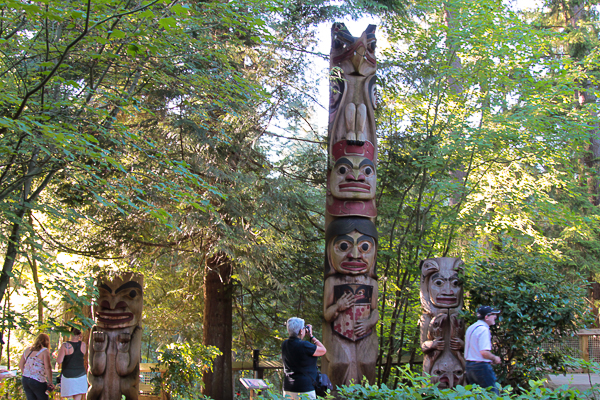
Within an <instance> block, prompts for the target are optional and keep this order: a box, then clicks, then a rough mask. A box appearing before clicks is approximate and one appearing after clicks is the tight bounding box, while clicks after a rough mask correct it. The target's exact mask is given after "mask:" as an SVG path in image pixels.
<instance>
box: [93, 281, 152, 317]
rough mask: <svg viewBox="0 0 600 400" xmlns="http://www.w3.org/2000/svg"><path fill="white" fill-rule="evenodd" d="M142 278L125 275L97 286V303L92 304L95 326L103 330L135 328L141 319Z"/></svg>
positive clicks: (142, 299)
mask: <svg viewBox="0 0 600 400" xmlns="http://www.w3.org/2000/svg"><path fill="white" fill-rule="evenodd" d="M141 282H142V278H141V277H136V276H133V275H132V274H126V275H124V276H120V277H116V278H114V279H113V280H112V281H111V280H109V279H104V280H103V281H102V282H101V283H100V284H99V285H98V290H99V297H98V301H97V302H96V303H95V304H94V309H93V313H94V318H95V320H96V324H97V325H98V327H100V328H104V329H120V328H127V327H130V326H136V325H138V324H139V323H140V321H141V319H142V307H143V304H144V291H143V288H142V284H141Z"/></svg>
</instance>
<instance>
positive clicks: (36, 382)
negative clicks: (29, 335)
mask: <svg viewBox="0 0 600 400" xmlns="http://www.w3.org/2000/svg"><path fill="white" fill-rule="evenodd" d="M49 348H50V336H48V335H46V334H45V333H40V334H39V335H38V337H37V338H35V342H33V346H31V347H28V348H26V349H25V351H24V352H23V355H22V356H21V361H19V369H21V373H22V374H23V378H22V382H23V390H24V391H25V396H27V400H48V395H47V394H46V390H50V391H52V390H54V385H53V384H52V369H51V366H50V350H49Z"/></svg>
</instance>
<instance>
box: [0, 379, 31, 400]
mask: <svg viewBox="0 0 600 400" xmlns="http://www.w3.org/2000/svg"><path fill="white" fill-rule="evenodd" d="M0 383H1V384H2V385H0V399H10V400H26V399H25V393H24V392H23V385H22V384H21V375H20V373H19V375H17V376H13V377H10V378H6V379H4V380H3V381H1V382H0Z"/></svg>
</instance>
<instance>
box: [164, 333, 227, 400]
mask: <svg viewBox="0 0 600 400" xmlns="http://www.w3.org/2000/svg"><path fill="white" fill-rule="evenodd" d="M220 355H222V353H221V352H220V351H219V349H217V348H216V347H212V346H208V347H207V346H204V345H202V344H193V343H171V344H168V345H166V346H163V348H162V349H161V350H158V365H157V366H156V367H154V368H153V369H152V371H153V372H159V371H160V372H162V374H160V375H157V376H155V377H154V378H152V385H154V388H155V392H156V393H158V392H159V391H161V390H162V391H163V392H165V393H168V394H169V395H170V396H172V398H173V399H180V400H188V399H189V400H192V399H205V398H206V397H204V396H203V395H202V394H200V389H201V388H202V374H203V373H204V372H205V371H207V370H212V363H213V360H214V359H215V358H216V357H217V356H220Z"/></svg>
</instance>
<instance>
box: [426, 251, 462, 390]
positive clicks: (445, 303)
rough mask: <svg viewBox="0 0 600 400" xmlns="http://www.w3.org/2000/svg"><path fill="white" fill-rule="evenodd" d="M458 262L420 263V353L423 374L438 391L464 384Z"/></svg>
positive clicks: (433, 260)
mask: <svg viewBox="0 0 600 400" xmlns="http://www.w3.org/2000/svg"><path fill="white" fill-rule="evenodd" d="M462 266H463V262H462V261H461V260H460V259H459V258H449V257H444V258H430V259H427V260H424V261H423V262H422V263H421V306H422V307H423V315H422V316H421V321H420V329H421V349H422V350H423V354H424V359H423V372H424V373H426V374H429V375H431V382H432V383H438V382H439V384H440V388H451V387H454V386H456V385H462V384H464V373H465V359H464V357H463V351H464V347H465V343H464V341H463V338H464V335H465V324H464V321H463V319H462V318H459V317H458V313H459V311H460V310H461V309H462V306H463V288H462V282H461V280H460V278H459V274H460V272H461V271H462Z"/></svg>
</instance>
